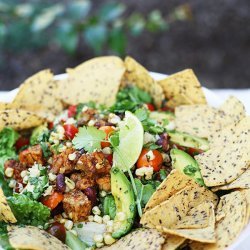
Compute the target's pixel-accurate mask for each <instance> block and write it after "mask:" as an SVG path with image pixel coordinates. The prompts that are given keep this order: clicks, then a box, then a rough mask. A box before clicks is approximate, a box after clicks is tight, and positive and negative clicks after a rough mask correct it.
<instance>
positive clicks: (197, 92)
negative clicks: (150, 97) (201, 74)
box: [158, 69, 207, 108]
mask: <svg viewBox="0 0 250 250" xmlns="http://www.w3.org/2000/svg"><path fill="white" fill-rule="evenodd" d="M158 83H159V84H160V85H161V87H162V89H163V91H164V95H165V97H166V98H167V99H168V100H169V101H168V102H167V106H169V107H171V108H175V107H177V106H179V105H181V104H206V103H207V101H206V98H205V95H204V93H203V90H202V88H201V84H200V82H199V81H198V79H197V77H196V76H195V74H194V72H193V70H192V69H186V70H183V71H180V72H178V73H175V74H173V75H170V76H168V77H167V78H165V79H163V80H160V81H158Z"/></svg>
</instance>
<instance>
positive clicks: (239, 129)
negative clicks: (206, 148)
mask: <svg viewBox="0 0 250 250" xmlns="http://www.w3.org/2000/svg"><path fill="white" fill-rule="evenodd" d="M249 133H250V116H246V117H244V118H243V119H242V120H240V121H239V122H238V123H236V124H231V125H230V126H228V127H226V128H224V129H223V130H221V131H218V132H216V133H214V134H212V135H211V136H210V138H209V143H210V146H211V147H216V146H222V145H225V146H226V145H228V144H231V143H233V142H234V141H235V140H236V139H237V138H238V137H242V138H244V137H245V136H248V134H249Z"/></svg>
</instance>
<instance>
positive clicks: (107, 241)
mask: <svg viewBox="0 0 250 250" xmlns="http://www.w3.org/2000/svg"><path fill="white" fill-rule="evenodd" d="M104 242H105V244H107V245H111V244H113V243H115V239H114V238H113V237H112V236H111V235H110V234H105V235H104Z"/></svg>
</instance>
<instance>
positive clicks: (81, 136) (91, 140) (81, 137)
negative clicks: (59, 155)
mask: <svg viewBox="0 0 250 250" xmlns="http://www.w3.org/2000/svg"><path fill="white" fill-rule="evenodd" d="M105 137H106V134H105V132H104V131H101V130H99V129H97V128H95V127H82V128H79V132H78V133H77V135H76V136H75V138H74V139H73V141H72V143H73V145H74V147H75V149H82V148H84V149H85V150H86V151H88V152H93V151H94V150H95V149H101V142H102V141H103V140H104V139H105Z"/></svg>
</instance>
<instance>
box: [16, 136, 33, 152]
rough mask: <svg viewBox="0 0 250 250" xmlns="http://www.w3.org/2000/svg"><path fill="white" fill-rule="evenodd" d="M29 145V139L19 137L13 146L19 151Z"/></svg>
mask: <svg viewBox="0 0 250 250" xmlns="http://www.w3.org/2000/svg"><path fill="white" fill-rule="evenodd" d="M29 144H30V140H29V138H26V137H20V138H19V139H18V140H17V141H16V144H15V147H16V149H17V150H19V149H21V148H22V147H24V146H28V145H29Z"/></svg>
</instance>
